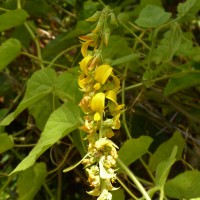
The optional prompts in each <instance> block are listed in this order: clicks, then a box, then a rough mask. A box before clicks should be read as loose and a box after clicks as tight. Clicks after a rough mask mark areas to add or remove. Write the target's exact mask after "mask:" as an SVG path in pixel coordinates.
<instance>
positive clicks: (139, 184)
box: [117, 158, 151, 200]
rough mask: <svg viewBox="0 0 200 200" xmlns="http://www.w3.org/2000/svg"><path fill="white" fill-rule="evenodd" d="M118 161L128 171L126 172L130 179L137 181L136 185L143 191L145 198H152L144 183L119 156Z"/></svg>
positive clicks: (148, 199)
mask: <svg viewBox="0 0 200 200" xmlns="http://www.w3.org/2000/svg"><path fill="white" fill-rule="evenodd" d="M117 163H118V164H119V166H120V167H121V168H122V169H123V170H124V171H125V172H126V174H127V175H128V176H129V177H130V179H131V180H132V181H133V182H134V183H135V185H136V186H137V188H138V190H139V191H140V192H141V193H142V195H143V196H144V198H145V199H146V200H151V198H150V197H149V195H148V193H147V192H146V190H145V189H144V187H143V186H142V184H141V183H140V182H139V181H138V179H137V178H136V176H135V175H134V174H133V173H132V172H131V171H130V169H129V168H128V167H127V166H126V165H125V164H124V163H123V162H122V161H121V160H120V159H119V158H117Z"/></svg>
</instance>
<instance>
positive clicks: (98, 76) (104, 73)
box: [94, 64, 113, 84]
mask: <svg viewBox="0 0 200 200" xmlns="http://www.w3.org/2000/svg"><path fill="white" fill-rule="evenodd" d="M112 70H113V68H112V67H111V66H110V65H106V64H105V65H100V66H99V67H98V68H97V69H96V71H95V75H94V78H95V80H96V81H98V82H99V83H101V84H104V83H105V82H106V80H107V79H108V77H109V76H110V75H111V73H112Z"/></svg>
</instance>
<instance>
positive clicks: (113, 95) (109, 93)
mask: <svg viewBox="0 0 200 200" xmlns="http://www.w3.org/2000/svg"><path fill="white" fill-rule="evenodd" d="M106 98H107V99H109V100H111V101H113V102H114V103H116V104H117V102H116V101H117V93H116V92H115V91H114V90H108V91H107V92H106Z"/></svg>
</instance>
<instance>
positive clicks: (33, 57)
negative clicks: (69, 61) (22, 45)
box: [21, 52, 67, 69]
mask: <svg viewBox="0 0 200 200" xmlns="http://www.w3.org/2000/svg"><path fill="white" fill-rule="evenodd" d="M21 54H23V55H25V56H28V57H29V58H32V59H35V60H37V61H39V62H42V63H44V64H48V65H49V64H50V63H51V62H49V61H46V60H40V59H39V58H38V57H37V56H34V55H32V54H29V53H27V52H22V53H21ZM54 65H55V66H57V67H60V68H63V69H66V68H67V67H66V66H65V65H60V64H57V63H54Z"/></svg>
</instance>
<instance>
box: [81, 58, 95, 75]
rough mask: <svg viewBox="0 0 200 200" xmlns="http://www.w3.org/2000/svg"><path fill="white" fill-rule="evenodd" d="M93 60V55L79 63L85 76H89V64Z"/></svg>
mask: <svg viewBox="0 0 200 200" xmlns="http://www.w3.org/2000/svg"><path fill="white" fill-rule="evenodd" d="M91 59H92V56H91V55H88V56H86V57H85V58H83V60H81V62H80V63H79V64H80V68H81V71H82V72H83V73H84V74H88V63H89V61H90V60H91Z"/></svg>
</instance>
